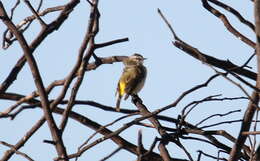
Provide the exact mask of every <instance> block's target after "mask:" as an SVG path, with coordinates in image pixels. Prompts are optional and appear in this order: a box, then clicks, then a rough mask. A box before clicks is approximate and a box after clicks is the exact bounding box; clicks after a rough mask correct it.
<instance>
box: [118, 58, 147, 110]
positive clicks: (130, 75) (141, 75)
mask: <svg viewBox="0 0 260 161" xmlns="http://www.w3.org/2000/svg"><path fill="white" fill-rule="evenodd" d="M145 59H146V58H144V57H143V56H142V55H140V54H138V53H134V54H133V55H131V56H129V57H127V58H125V59H124V60H123V64H124V66H125V67H124V69H123V73H122V75H121V77H120V79H119V81H118V84H117V90H116V95H117V101H116V111H120V102H121V99H122V97H123V96H124V95H125V97H124V100H126V99H127V98H128V97H129V96H130V95H137V93H138V92H140V90H141V89H142V88H143V86H144V83H145V80H146V76H147V69H146V67H145V66H144V65H143V62H144V60H145Z"/></svg>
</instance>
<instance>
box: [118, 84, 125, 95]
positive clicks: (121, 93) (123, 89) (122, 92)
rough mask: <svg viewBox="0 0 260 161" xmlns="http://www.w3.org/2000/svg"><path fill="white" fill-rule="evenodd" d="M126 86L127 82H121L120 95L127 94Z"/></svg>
mask: <svg viewBox="0 0 260 161" xmlns="http://www.w3.org/2000/svg"><path fill="white" fill-rule="evenodd" d="M125 86H126V84H125V83H124V82H120V83H119V95H120V96H123V95H124V94H125Z"/></svg>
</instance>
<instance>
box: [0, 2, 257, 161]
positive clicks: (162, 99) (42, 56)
mask: <svg viewBox="0 0 260 161" xmlns="http://www.w3.org/2000/svg"><path fill="white" fill-rule="evenodd" d="M64 2H66V1H59V2H53V1H51V0H45V1H44V2H43V8H47V7H51V6H56V5H60V4H64ZM222 2H226V3H227V4H232V6H233V7H234V8H235V9H237V10H239V11H241V12H240V13H241V14H242V15H243V16H244V17H245V18H246V19H248V20H250V21H251V22H253V20H254V19H253V3H252V2H250V1H240V0H239V1H233V2H232V3H231V1H228V0H226V1H222ZM3 3H4V5H5V7H7V8H9V9H10V6H12V5H13V4H14V3H15V1H12V2H11V1H8V2H7V1H3ZM21 3H22V4H21V5H20V6H19V8H18V9H17V11H16V14H15V19H14V21H15V23H16V24H17V23H19V22H20V21H21V20H22V19H23V18H24V17H26V16H28V15H31V13H30V12H28V9H27V7H26V6H25V4H23V2H22V1H21ZM158 8H160V9H161V11H162V12H163V13H164V15H165V16H166V17H167V19H168V20H169V21H170V23H171V24H172V26H173V28H174V30H175V32H176V33H177V35H178V36H179V37H180V38H181V39H182V40H184V41H186V42H187V43H189V44H191V45H193V46H194V47H196V48H198V49H199V50H200V51H202V52H204V53H206V54H209V55H212V56H214V57H216V58H219V59H229V60H230V61H232V62H233V63H235V64H237V65H242V64H243V63H244V62H245V61H246V60H247V59H248V58H249V57H250V56H251V54H253V52H254V50H253V49H252V48H251V47H249V46H247V45H246V44H244V43H243V42H241V41H240V40H239V39H238V38H236V37H234V36H233V35H232V34H231V33H229V32H228V31H227V29H226V28H225V26H224V25H223V23H222V22H221V21H220V20H219V19H217V18H216V17H214V16H213V15H212V14H211V13H209V12H208V11H206V10H205V9H204V8H203V6H202V3H201V1H198V0H197V1H191V0H181V1H172V0H164V1H158V0H157V1H155V0H149V1H148V0H143V1H139V0H124V1H120V0H100V3H99V11H100V14H101V18H100V31H99V33H98V36H97V38H96V42H97V43H102V42H106V41H110V40H114V39H119V38H124V37H128V38H129V40H130V41H129V42H125V43H121V44H116V45H113V46H109V47H106V48H102V49H99V50H97V51H96V54H97V55H98V56H101V57H107V56H113V55H131V54H132V53H135V52H137V53H140V54H142V55H143V56H144V57H146V58H148V60H147V61H146V62H145V65H146V66H147V68H148V77H147V81H146V84H145V87H144V88H143V90H142V91H141V92H140V94H139V96H140V97H141V98H142V99H143V101H144V104H145V105H146V106H147V107H148V108H149V110H150V111H154V110H156V109H158V108H160V107H163V106H165V105H168V104H170V103H172V102H173V101H175V100H176V98H177V97H178V96H180V95H181V94H182V93H183V92H184V91H185V90H188V89H190V88H192V87H194V86H196V85H198V84H201V83H203V82H205V81H206V80H207V79H208V78H209V77H210V76H212V75H213V74H215V72H214V71H213V70H212V69H210V68H209V67H207V66H206V65H204V64H202V63H201V62H199V61H198V60H195V59H194V58H192V57H190V56H188V55H187V54H185V53H184V52H182V51H180V50H179V49H177V48H175V47H174V46H173V45H172V43H171V41H172V35H171V33H170V31H169V29H168V28H167V27H166V25H165V24H164V22H163V21H162V19H161V18H160V16H159V15H158V13H157V9H158ZM9 11H10V10H9ZM220 11H223V10H221V9H220ZM9 13H10V12H9ZM224 13H226V15H227V16H228V18H229V20H230V22H231V23H232V25H234V27H236V28H237V29H238V30H239V31H242V33H243V34H245V35H246V36H248V37H249V38H250V39H251V40H255V36H254V33H253V32H252V31H251V30H250V29H249V28H247V27H246V26H244V25H241V24H240V23H239V21H238V20H237V19H236V18H235V17H234V16H232V15H231V14H229V13H227V12H224ZM56 15H57V14H51V15H50V16H47V17H45V18H44V20H45V21H46V22H50V20H52V18H53V16H56ZM88 17H89V5H88V3H86V2H85V1H82V2H81V4H80V5H78V6H77V7H76V9H75V10H74V11H73V13H72V14H71V15H70V17H69V19H68V21H66V22H65V23H64V24H63V25H62V26H61V28H60V29H59V30H58V31H56V32H54V33H52V34H51V35H50V36H48V38H47V39H46V40H44V42H43V43H42V44H41V46H39V47H38V48H37V50H36V51H35V58H36V60H37V62H38V66H39V70H40V72H41V75H42V78H43V80H44V85H45V86H47V85H49V84H50V83H51V82H53V81H54V80H59V79H63V78H64V77H65V76H66V75H67V74H68V73H69V71H70V70H71V68H72V67H73V66H74V63H75V61H76V57H77V55H78V49H79V47H80V44H81V42H82V40H83V36H84V34H85V31H86V26H87V23H88ZM4 30H5V26H4V25H3V23H2V22H1V23H0V33H2V32H3V31H4ZM38 32H39V24H38V22H37V21H35V22H34V23H33V25H32V27H31V29H30V30H29V31H28V32H26V33H25V36H26V39H27V40H28V42H31V40H33V39H34V38H35V36H36V35H37V33H38ZM20 56H22V51H21V49H20V47H19V45H18V43H17V42H16V43H15V44H14V45H13V46H12V47H11V48H10V49H8V50H6V51H5V50H3V49H0V82H2V81H3V80H4V79H5V78H6V75H7V73H9V71H10V70H11V68H12V67H13V65H14V64H15V63H16V61H17V60H18V58H20ZM250 65H252V67H253V70H255V62H252V63H251V64H250ZM122 69H123V65H122V64H121V63H115V64H112V65H103V66H101V67H99V68H98V69H97V70H95V71H91V72H88V73H86V77H85V79H84V81H83V83H82V85H81V88H80V91H79V95H78V96H77V99H80V100H93V101H96V102H99V103H101V104H105V105H109V106H115V102H116V98H115V96H114V94H115V90H116V86H117V81H118V79H119V77H120V74H121V72H122ZM234 80H235V79H234ZM236 81H237V80H236ZM252 83H253V82H252ZM245 88H246V87H245ZM246 89H247V90H248V92H249V93H250V92H251V91H250V90H249V89H248V88H246ZM34 90H35V86H34V81H33V79H32V76H31V73H30V69H29V67H28V65H26V66H25V67H24V68H23V70H22V72H20V74H19V75H18V78H17V80H16V81H15V83H14V84H13V86H11V88H9V89H8V92H17V91H18V92H19V93H20V94H24V95H28V94H30V93H31V92H32V91H34ZM59 90H60V88H57V89H55V90H54V91H53V92H52V94H51V97H50V98H54V97H55V96H57V95H58V94H59ZM69 92H70V91H69ZM215 94H222V95H223V97H236V96H244V94H243V92H242V91H241V90H240V89H239V88H238V87H236V86H235V85H233V84H232V83H230V82H228V81H227V80H226V79H224V78H221V77H219V78H217V79H216V80H214V81H213V82H212V83H211V84H210V85H209V87H207V88H204V89H201V90H199V91H198V92H195V93H193V94H191V95H189V96H187V97H186V98H185V99H184V100H183V102H181V103H180V104H179V105H178V106H177V107H176V108H174V109H170V110H168V111H166V112H163V114H165V115H167V116H170V117H174V118H176V117H177V115H178V114H180V111H181V110H182V108H183V107H184V106H185V105H187V104H188V103H189V102H192V101H195V100H200V99H202V98H205V97H207V96H209V95H215ZM67 97H68V96H67ZM13 103H14V102H9V101H3V100H0V105H1V111H2V109H5V108H6V107H8V106H10V105H12V104H13ZM121 106H122V107H124V108H129V109H135V107H134V106H133V105H132V104H131V101H130V99H129V100H127V101H122V104H121ZM246 106H247V101H234V102H227V101H226V102H217V103H216V102H213V103H205V104H202V105H200V106H199V107H197V108H196V109H195V110H194V111H193V112H192V113H191V114H190V116H189V117H188V118H187V121H189V122H190V123H194V124H195V123H197V122H199V121H200V120H202V119H203V118H205V117H207V116H209V115H212V114H215V113H226V112H228V111H231V110H237V109H241V110H242V112H241V113H235V114H232V115H230V116H228V117H226V118H215V119H211V120H209V121H208V122H206V123H205V125H206V124H211V123H215V122H219V121H224V120H232V119H240V118H242V115H243V112H244V109H245V108H246ZM73 110H74V111H77V112H79V113H81V114H82V115H84V116H86V117H88V118H90V119H93V120H96V121H98V123H100V124H102V125H104V124H107V123H109V122H112V121H113V120H115V119H116V118H117V117H119V116H121V115H119V114H116V113H110V112H104V111H102V110H99V109H96V108H93V107H90V106H76V107H74V108H73ZM41 116H42V110H40V109H33V110H26V111H24V112H22V113H21V114H20V115H19V116H18V117H16V119H15V120H14V121H10V120H9V119H1V120H0V127H2V129H4V130H1V134H0V141H6V142H8V143H10V144H16V142H17V141H18V140H19V139H20V138H21V137H22V136H23V135H24V134H25V133H26V132H27V131H28V130H29V129H30V128H31V126H32V125H34V123H35V122H36V121H37V120H38V119H39V118H40V117H41ZM55 118H57V119H56V120H57V122H58V123H59V121H60V120H59V119H60V117H59V116H56V115H55ZM134 118H136V117H131V118H130V119H126V120H125V121H123V122H120V123H117V124H116V125H115V126H112V127H110V129H114V130H115V129H117V128H119V127H121V126H123V123H125V122H128V121H130V120H132V119H134ZM162 123H163V124H164V122H162ZM167 125H169V124H167ZM171 126H173V125H171ZM239 127H240V123H235V124H232V125H222V126H218V127H217V129H219V130H221V129H226V130H227V131H228V132H232V134H233V136H234V137H237V132H238V130H239ZM138 129H142V132H143V135H144V137H143V138H144V140H143V141H144V143H145V148H147V149H148V148H149V146H150V145H151V142H152V140H153V139H154V137H155V136H157V132H156V131H155V130H154V129H149V128H144V127H139V126H134V128H131V129H129V130H126V131H124V132H123V133H122V134H120V135H121V136H123V137H127V139H128V141H130V142H132V143H135V144H136V143H137V140H136V138H137V132H138ZM215 129H216V128H215ZM93 132H94V131H92V130H90V129H88V128H85V127H83V126H81V125H79V124H78V123H77V122H75V121H73V120H69V123H68V127H67V128H66V131H65V133H64V137H63V138H64V141H65V145H67V146H66V147H67V150H68V153H69V154H71V153H75V152H76V151H77V148H78V146H79V145H81V143H82V142H84V141H85V140H86V139H87V138H88V136H89V135H91V134H92V133H93ZM100 136H101V135H97V137H96V138H98V137H100ZM218 138H221V137H218ZM44 139H51V136H50V132H49V130H48V127H47V125H46V124H45V125H44V126H43V127H42V128H41V129H40V130H39V131H38V132H37V133H36V134H35V135H34V136H33V137H32V138H31V139H30V141H29V142H27V143H26V144H25V146H24V147H23V148H21V149H20V150H21V151H22V152H25V153H27V154H28V155H29V156H31V157H32V158H33V159H35V160H36V161H46V160H51V159H52V158H53V157H54V156H56V151H55V149H54V147H53V146H52V145H49V144H44V143H42V141H43V140H44ZM190 143H192V144H186V145H188V146H187V149H188V150H189V151H191V154H192V156H193V157H194V159H196V156H197V154H198V153H197V152H196V150H198V148H203V149H204V150H205V152H208V153H209V154H212V155H216V154H217V152H216V151H214V150H213V149H211V148H212V146H206V147H205V146H204V145H203V146H202V144H201V143H199V142H196V141H191V142H190ZM226 143H227V144H228V145H229V146H232V143H230V142H228V141H226ZM114 145H115V144H114V143H113V142H111V141H106V142H104V143H102V144H99V145H98V146H96V147H95V148H93V149H91V150H89V151H88V152H85V153H84V154H83V155H82V157H81V158H80V159H79V160H91V161H98V160H100V159H101V158H103V157H104V156H105V155H106V154H109V153H110V152H111V151H112V150H114V149H115V148H116V146H114ZM168 147H169V148H168V149H169V151H170V153H171V156H172V157H177V158H178V157H182V156H183V152H182V151H181V150H180V149H179V148H177V147H176V146H172V145H171V146H168ZM7 149H8V148H6V147H4V146H3V145H0V156H3V153H4V152H5V151H6V150H7ZM100 151H102V152H100ZM104 151H105V152H104ZM155 151H157V152H158V150H157V148H156V149H155ZM223 156H226V155H223ZM135 159H136V156H134V155H132V154H130V153H129V152H126V151H124V150H122V151H120V152H119V153H118V154H116V155H115V156H114V157H113V158H112V159H110V160H125V161H132V160H135ZM10 160H11V161H17V160H20V161H22V160H25V159H24V158H22V157H20V156H19V155H14V156H13V157H12V159H10ZM203 160H210V159H209V158H204V159H203Z"/></svg>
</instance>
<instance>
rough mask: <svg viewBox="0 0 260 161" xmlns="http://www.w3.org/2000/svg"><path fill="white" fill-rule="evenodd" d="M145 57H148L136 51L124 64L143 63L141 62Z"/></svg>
mask: <svg viewBox="0 0 260 161" xmlns="http://www.w3.org/2000/svg"><path fill="white" fill-rule="evenodd" d="M145 59H146V58H144V57H143V56H142V55H140V54H137V53H135V54H133V55H131V56H129V57H128V58H127V59H126V60H125V61H124V64H125V65H141V64H143V62H144V60H145Z"/></svg>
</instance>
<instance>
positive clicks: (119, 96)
mask: <svg viewBox="0 0 260 161" xmlns="http://www.w3.org/2000/svg"><path fill="white" fill-rule="evenodd" d="M121 98H122V96H121V95H120V94H119V95H118V97H117V101H116V111H120V103H121Z"/></svg>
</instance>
